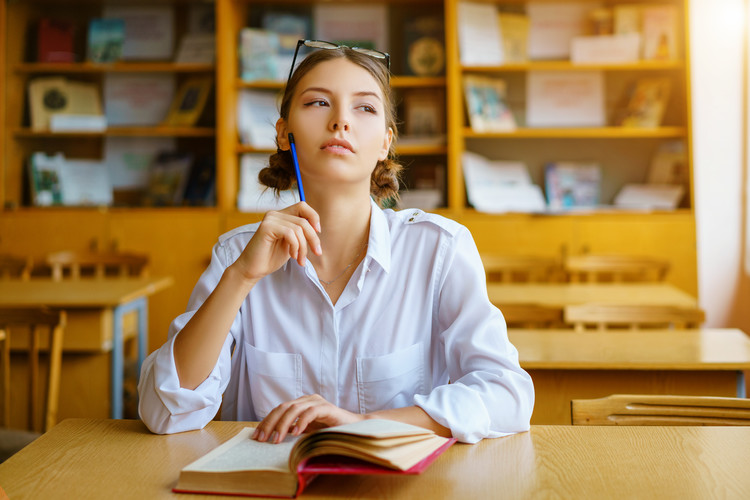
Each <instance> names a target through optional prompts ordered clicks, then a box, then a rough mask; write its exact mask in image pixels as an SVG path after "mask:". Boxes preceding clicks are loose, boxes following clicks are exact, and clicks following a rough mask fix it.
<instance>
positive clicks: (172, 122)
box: [164, 76, 213, 127]
mask: <svg viewBox="0 0 750 500" xmlns="http://www.w3.org/2000/svg"><path fill="white" fill-rule="evenodd" d="M212 86H213V78H211V77H210V76H203V77H201V76H194V77H191V78H188V79H187V80H185V81H184V82H182V84H181V85H180V88H179V90H178V91H177V94H176V95H175V97H174V99H173V100H172V104H171V105H170V107H169V111H168V113H167V117H166V119H165V120H164V124H165V125H169V126H172V127H192V126H194V125H195V124H196V123H198V119H199V118H200V116H201V113H203V109H204V108H205V107H206V101H208V95H209V93H210V92H211V87H212Z"/></svg>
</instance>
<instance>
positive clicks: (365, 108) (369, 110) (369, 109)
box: [359, 104, 378, 114]
mask: <svg viewBox="0 0 750 500" xmlns="http://www.w3.org/2000/svg"><path fill="white" fill-rule="evenodd" d="M359 109H361V110H362V111H365V112H367V113H372V114H377V113H378V111H377V110H376V109H375V108H374V107H372V106H370V105H369V104H362V105H361V106H359Z"/></svg>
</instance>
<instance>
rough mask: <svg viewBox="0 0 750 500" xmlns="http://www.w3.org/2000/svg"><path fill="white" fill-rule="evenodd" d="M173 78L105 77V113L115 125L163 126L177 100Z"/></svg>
mask: <svg viewBox="0 0 750 500" xmlns="http://www.w3.org/2000/svg"><path fill="white" fill-rule="evenodd" d="M174 82H175V77H174V75H172V74H138V73H111V74H107V75H105V77H104V112H105V115H106V116H107V123H108V124H109V125H110V126H113V125H123V126H125V125H133V126H150V125H159V124H161V123H162V122H163V121H164V119H165V118H166V116H167V113H168V111H169V107H170V105H171V103H172V100H173V97H174V92H175V90H174V86H175V83H174Z"/></svg>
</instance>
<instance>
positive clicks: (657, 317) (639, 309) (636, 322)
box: [563, 304, 706, 331]
mask: <svg viewBox="0 0 750 500" xmlns="http://www.w3.org/2000/svg"><path fill="white" fill-rule="evenodd" d="M705 319H706V314H705V312H704V311H703V310H702V309H699V308H697V307H676V306H656V305H641V306H633V305H618V304H580V305H570V306H565V309H564V311H563V320H564V322H565V323H566V324H569V325H573V327H574V328H575V329H576V330H578V331H581V330H585V329H586V327H587V326H592V325H593V326H595V327H596V328H597V329H599V330H607V329H611V328H624V327H625V328H630V329H633V330H635V329H638V328H640V327H649V328H665V327H666V328H681V329H684V328H692V327H698V326H700V325H701V324H702V323H703V322H704V321H705Z"/></svg>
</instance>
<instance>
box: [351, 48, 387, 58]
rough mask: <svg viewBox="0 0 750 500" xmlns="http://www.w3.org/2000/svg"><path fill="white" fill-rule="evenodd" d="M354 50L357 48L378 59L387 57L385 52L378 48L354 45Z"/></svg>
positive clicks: (358, 50)
mask: <svg viewBox="0 0 750 500" xmlns="http://www.w3.org/2000/svg"><path fill="white" fill-rule="evenodd" d="M352 49H353V50H356V51H357V52H361V53H363V54H366V55H368V56H370V57H374V58H376V59H385V54H383V53H382V52H379V51H377V50H371V49H363V48H361V47H352Z"/></svg>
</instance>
